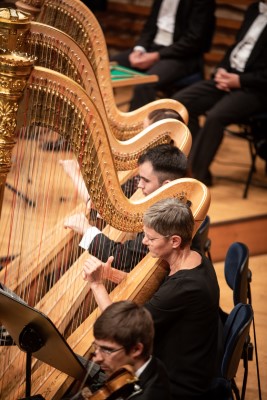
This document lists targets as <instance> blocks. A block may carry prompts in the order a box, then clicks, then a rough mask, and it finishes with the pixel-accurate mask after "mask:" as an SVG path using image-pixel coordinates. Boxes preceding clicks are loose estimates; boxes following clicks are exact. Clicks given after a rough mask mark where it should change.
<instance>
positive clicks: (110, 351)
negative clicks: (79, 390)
mask: <svg viewBox="0 0 267 400" xmlns="http://www.w3.org/2000/svg"><path fill="white" fill-rule="evenodd" d="M93 333H94V339H95V340H94V343H93V346H92V349H93V358H92V361H94V362H95V363H97V364H99V366H100V368H101V370H102V371H103V372H104V373H105V374H106V376H107V378H110V377H111V376H112V375H113V374H114V373H116V372H117V371H119V370H120V369H121V368H122V367H128V366H129V367H130V370H131V371H132V372H133V374H134V376H135V377H136V378H138V381H137V382H136V384H135V385H134V387H133V391H132V393H131V394H130V396H129V398H131V399H132V398H133V399H136V400H152V399H153V400H162V399H163V398H164V399H165V400H170V384H169V379H168V374H167V371H166V369H165V367H164V366H163V364H162V363H161V361H159V360H158V359H157V358H155V357H153V356H152V350H153V339H154V324H153V320H152V317H151V315H150V313H149V311H147V310H146V309H145V308H144V307H142V306H138V305H137V304H135V303H134V302H131V301H119V302H115V303H113V304H111V305H110V306H109V307H107V308H106V309H105V310H104V311H103V313H102V314H101V315H100V316H99V317H98V318H97V320H96V322H95V323H94V327H93ZM118 392H119V391H118ZM89 398H90V397H89ZM118 398H119V397H118ZM123 398H124V399H125V397H123ZM127 398H128V396H127ZM112 399H117V397H116V391H115V393H113V395H112Z"/></svg>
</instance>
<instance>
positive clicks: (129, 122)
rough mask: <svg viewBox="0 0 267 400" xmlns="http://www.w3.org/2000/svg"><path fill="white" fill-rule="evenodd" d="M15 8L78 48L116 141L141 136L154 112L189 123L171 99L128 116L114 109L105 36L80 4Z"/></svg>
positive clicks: (54, 0) (27, 2) (61, 0)
mask: <svg viewBox="0 0 267 400" xmlns="http://www.w3.org/2000/svg"><path fill="white" fill-rule="evenodd" d="M16 6H17V7H18V8H19V9H20V10H22V11H26V12H30V13H31V14H32V15H33V18H34V19H35V20H36V21H38V22H41V23H44V24H46V25H51V26H53V27H55V28H58V29H59V30H61V31H63V32H66V33H67V34H68V35H70V36H71V37H72V38H73V39H74V40H75V41H76V43H77V44H78V45H79V46H80V47H81V49H82V50H83V52H84V54H85V55H86V57H87V58H88V60H89V62H90V63H91V66H92V68H93V70H94V72H95V75H96V78H97V81H98V84H99V87H100V90H101V93H102V97H103V101H104V104H105V109H106V112H107V116H108V120H109V123H110V126H111V129H112V131H113V132H114V135H115V136H116V137H117V138H118V139H120V140H126V139H128V138H131V137H133V136H134V135H136V134H137V133H138V132H140V131H141V130H142V129H143V121H144V118H145V117H146V116H147V115H148V114H149V113H150V111H152V110H154V109H159V108H171V109H174V110H176V111H178V112H179V113H180V115H181V116H182V118H183V120H184V122H185V123H187V122H188V113H187V110H186V108H185V107H184V106H183V105H182V104H181V103H179V102H177V101H175V100H172V99H161V100H156V101H154V102H152V103H150V104H147V105H146V106H144V107H141V108H140V109H138V110H135V111H132V112H127V113H126V112H122V111H120V110H119V109H118V108H117V106H116V103H115V100H114V94H113V89H112V83H111V78H110V65H109V57H108V51H107V47H106V41H105V37H104V34H103V32H102V29H101V27H100V25H99V23H98V21H97V19H96V17H95V16H94V14H93V13H92V12H91V11H90V10H89V9H88V7H86V6H85V4H83V3H82V2H81V1H79V0H73V1H66V0H50V1H49V0H47V1H45V0H44V1H38V2H36V1H31V0H22V1H18V2H17V3H16Z"/></svg>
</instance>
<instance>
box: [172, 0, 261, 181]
mask: <svg viewBox="0 0 267 400" xmlns="http://www.w3.org/2000/svg"><path fill="white" fill-rule="evenodd" d="M173 97H174V99H176V100H178V101H180V102H181V103H183V104H184V105H185V107H186V108H187V110H188V112H189V116H190V118H189V125H188V126H189V129H190V132H191V134H192V138H193V145H192V150H191V154H190V160H191V164H192V175H193V177H194V178H196V179H199V180H201V181H202V182H204V183H205V184H206V185H211V184H212V176H211V172H210V165H211V163H212V161H213V159H214V157H215V155H216V152H217V150H218V149H219V146H220V144H221V142H222V139H223V135H224V129H225V127H227V125H230V124H238V123H244V122H245V121H246V120H247V119H248V118H249V117H251V116H253V115H255V114H258V113H261V112H263V111H265V110H266V102H267V3H266V0H265V1H257V2H255V3H252V4H251V5H250V6H249V7H248V9H247V11H246V13H245V18H244V21H243V24H242V26H241V28H240V30H239V32H238V34H237V38H236V43H235V44H234V45H233V46H232V47H231V48H229V50H228V51H227V52H226V54H225V57H224V58H223V60H222V61H221V63H220V64H219V65H218V67H217V69H216V71H215V74H214V77H213V78H212V79H210V80H207V81H200V82H198V83H196V84H194V85H192V86H190V87H188V88H186V89H184V90H182V91H179V92H177V93H176V94H175V95H174V96H173ZM204 114H205V116H206V119H205V123H204V125H203V126H202V128H201V127H200V125H199V116H200V115H204Z"/></svg>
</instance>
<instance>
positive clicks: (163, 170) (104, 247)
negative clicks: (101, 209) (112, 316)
mask: <svg viewBox="0 0 267 400" xmlns="http://www.w3.org/2000/svg"><path fill="white" fill-rule="evenodd" d="M138 166H139V183H138V188H139V189H141V190H142V192H143V194H144V196H147V195H149V194H150V193H153V192H154V191H155V190H156V189H158V188H160V187H161V186H163V185H165V184H166V183H168V182H171V181H173V180H174V179H179V178H183V177H184V176H185V175H186V172H187V158H186V156H185V155H184V154H183V152H182V151H181V150H179V149H178V148H177V147H175V146H172V145H168V144H164V145H160V146H156V147H153V148H151V149H149V150H147V151H146V152H145V153H144V154H142V155H141V156H140V158H139V160H138ZM65 227H68V228H71V229H73V230H74V231H76V232H78V233H80V234H82V235H84V236H83V238H82V240H81V242H80V246H81V247H82V248H84V249H85V250H88V251H89V253H90V254H92V255H94V256H95V257H98V258H99V259H101V260H106V259H107V257H108V256H110V255H112V256H114V262H113V265H114V267H115V268H118V267H120V269H123V270H124V271H126V272H129V271H130V270H131V269H132V268H133V267H134V266H135V265H137V264H138V263H139V262H140V261H141V260H142V258H144V257H145V255H146V254H147V253H148V249H147V247H146V246H144V245H143V244H142V241H143V233H138V234H137V236H136V238H135V239H134V240H127V241H126V242H124V243H120V242H115V241H113V240H110V239H109V238H108V237H107V236H106V235H104V234H103V233H101V231H99V230H98V229H97V228H96V227H95V226H91V225H90V223H89V221H88V219H87V218H86V216H85V214H76V215H73V216H71V217H69V218H68V219H67V220H66V221H65Z"/></svg>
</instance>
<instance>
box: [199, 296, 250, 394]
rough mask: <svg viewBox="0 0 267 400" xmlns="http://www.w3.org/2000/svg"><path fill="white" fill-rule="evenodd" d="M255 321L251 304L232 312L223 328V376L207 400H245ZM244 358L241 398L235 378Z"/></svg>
mask: <svg viewBox="0 0 267 400" xmlns="http://www.w3.org/2000/svg"><path fill="white" fill-rule="evenodd" d="M252 319H253V310H252V307H251V305H250V304H242V303H239V304H237V305H235V307H234V308H233V309H232V311H231V312H230V314H229V316H228V317H227V319H226V322H225V324H224V328H223V355H222V361H221V371H220V372H221V376H220V377H218V378H216V379H215V380H214V381H213V383H212V385H211V389H210V390H209V392H208V393H207V396H206V398H207V400H212V399H213V400H215V399H216V400H234V399H236V400H244V399H245V393H246V385H247V376H248V356H247V352H248V350H247V337H248V335H249V329H250V325H251V322H252ZM242 357H243V360H244V362H243V366H244V374H243V382H242V390H241V396H240V390H239V389H238V387H237V385H236V382H235V376H236V372H237V369H238V366H239V363H240V360H241V358H242Z"/></svg>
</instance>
